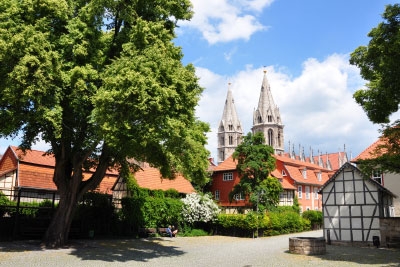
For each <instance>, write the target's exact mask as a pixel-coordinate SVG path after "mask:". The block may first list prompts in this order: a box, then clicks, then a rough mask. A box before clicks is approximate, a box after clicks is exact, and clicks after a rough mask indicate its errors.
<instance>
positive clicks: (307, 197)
mask: <svg viewBox="0 0 400 267" xmlns="http://www.w3.org/2000/svg"><path fill="white" fill-rule="evenodd" d="M305 190H306V199H310V187H309V186H306V187H305Z"/></svg>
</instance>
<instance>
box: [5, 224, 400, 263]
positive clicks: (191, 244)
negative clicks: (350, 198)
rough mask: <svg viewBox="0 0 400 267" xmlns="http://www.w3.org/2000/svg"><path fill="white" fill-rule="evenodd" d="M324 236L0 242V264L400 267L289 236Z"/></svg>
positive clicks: (399, 259) (393, 256)
mask: <svg viewBox="0 0 400 267" xmlns="http://www.w3.org/2000/svg"><path fill="white" fill-rule="evenodd" d="M293 236H307V237H320V236H322V231H312V232H305V233H301V234H292V235H282V236H275V237H263V238H258V239H250V238H236V237H225V236H206V237H177V238H166V237H165V238H164V237H163V238H149V239H117V240H116V239H112V240H105V239H104V240H103V239H102V240H96V239H95V240H78V241H72V242H71V244H70V246H68V247H66V248H62V249H55V250H49V249H43V248H41V247H40V245H39V242H37V241H16V242H0V266H49V267H50V266H51V267H53V266H75V267H78V266H79V267H81V266H96V267H99V266H190V267H196V266H229V267H235V266H246V267H250V266H280V267H283V266H296V267H299V266H314V267H315V266H335V267H336V266H346V267H350V266H363V265H365V266H400V250H399V249H397V250H396V249H386V248H379V249H377V248H375V247H364V248H361V247H346V246H333V245H332V246H327V253H326V254H324V255H318V256H306V255H295V254H290V253H289V252H288V249H289V237H293Z"/></svg>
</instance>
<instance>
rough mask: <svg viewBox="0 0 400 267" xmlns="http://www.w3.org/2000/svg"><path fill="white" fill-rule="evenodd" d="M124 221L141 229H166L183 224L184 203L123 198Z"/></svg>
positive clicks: (168, 200) (163, 199)
mask: <svg viewBox="0 0 400 267" xmlns="http://www.w3.org/2000/svg"><path fill="white" fill-rule="evenodd" d="M121 204H122V216H123V217H122V219H123V220H124V221H125V222H127V223H128V224H130V225H132V226H133V228H134V229H137V228H139V227H148V228H154V227H166V226H167V225H180V224H181V222H182V215H181V213H182V205H183V203H182V201H180V200H179V199H174V198H164V197H162V198H157V197H131V198H123V199H122V201H121Z"/></svg>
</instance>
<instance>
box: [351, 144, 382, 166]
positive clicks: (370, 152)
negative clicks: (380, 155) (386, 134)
mask: <svg viewBox="0 0 400 267" xmlns="http://www.w3.org/2000/svg"><path fill="white" fill-rule="evenodd" d="M384 144H385V141H384V139H382V138H379V139H378V140H376V141H375V142H374V143H372V144H371V145H370V146H369V147H367V148H366V149H365V150H364V151H362V152H361V153H360V154H359V155H358V156H357V157H355V158H354V159H352V160H351V162H357V161H359V160H362V159H373V158H375V157H376V156H377V155H376V153H375V150H376V148H377V147H378V146H380V145H384Z"/></svg>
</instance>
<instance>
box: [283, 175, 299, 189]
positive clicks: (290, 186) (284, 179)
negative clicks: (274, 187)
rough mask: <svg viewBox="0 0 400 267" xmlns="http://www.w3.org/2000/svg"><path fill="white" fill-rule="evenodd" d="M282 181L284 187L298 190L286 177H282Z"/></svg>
mask: <svg viewBox="0 0 400 267" xmlns="http://www.w3.org/2000/svg"><path fill="white" fill-rule="evenodd" d="M280 182H281V183H282V187H283V189H292V190H296V188H295V187H294V186H293V185H292V184H291V183H290V182H289V181H288V180H286V178H283V179H281V180H280Z"/></svg>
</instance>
